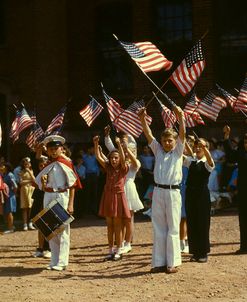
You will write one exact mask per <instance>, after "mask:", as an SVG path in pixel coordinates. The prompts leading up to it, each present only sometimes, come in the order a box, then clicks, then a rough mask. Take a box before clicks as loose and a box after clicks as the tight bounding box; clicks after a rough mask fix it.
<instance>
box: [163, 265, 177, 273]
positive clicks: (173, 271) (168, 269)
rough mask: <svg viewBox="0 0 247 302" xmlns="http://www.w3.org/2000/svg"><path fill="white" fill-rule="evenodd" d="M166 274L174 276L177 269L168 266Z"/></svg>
mask: <svg viewBox="0 0 247 302" xmlns="http://www.w3.org/2000/svg"><path fill="white" fill-rule="evenodd" d="M166 272H167V274H175V273H177V272H178V269H177V268H176V267H175V266H168V267H167V269H166Z"/></svg>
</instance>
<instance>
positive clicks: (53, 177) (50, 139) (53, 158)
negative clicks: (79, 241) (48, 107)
mask: <svg viewBox="0 0 247 302" xmlns="http://www.w3.org/2000/svg"><path fill="white" fill-rule="evenodd" d="M43 143H44V145H45V146H46V149H47V155H48V158H49V162H48V165H47V166H46V167H45V168H44V169H43V170H42V171H41V172H40V173H39V174H38V176H37V177H36V183H37V184H38V186H39V189H40V190H43V191H44V192H45V194H44V207H46V206H48V204H49V203H50V202H51V201H53V200H57V201H58V202H59V203H60V204H61V206H62V207H63V208H65V209H66V210H67V211H68V213H69V214H73V211H74V208H73V204H74V195H75V188H76V187H78V186H80V182H79V180H78V178H77V175H76V174H75V172H74V170H73V167H72V162H71V161H70V160H67V158H65V157H64V156H63V144H64V143H65V139H64V138H63V137H61V136H59V135H50V136H47V137H46V138H45V139H44V142H43ZM49 245H50V249H51V262H50V265H49V266H48V267H47V269H52V270H56V271H62V270H65V269H66V267H67V265H68V262H69V249H70V227H69V225H66V226H65V229H64V230H63V232H62V233H60V234H58V235H56V236H54V237H53V238H52V239H50V241H49Z"/></svg>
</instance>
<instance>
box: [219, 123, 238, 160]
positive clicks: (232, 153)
mask: <svg viewBox="0 0 247 302" xmlns="http://www.w3.org/2000/svg"><path fill="white" fill-rule="evenodd" d="M230 133H231V128H230V127H229V126H228V125H225V126H224V127H223V134H224V142H223V146H224V150H225V152H226V157H227V160H229V161H230V162H237V160H238V151H237V150H233V148H232V145H231V142H230Z"/></svg>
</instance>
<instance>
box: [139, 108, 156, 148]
mask: <svg viewBox="0 0 247 302" xmlns="http://www.w3.org/2000/svg"><path fill="white" fill-rule="evenodd" d="M138 116H139V119H140V121H141V124H142V129H143V132H144V134H145V136H146V139H147V141H148V144H149V145H150V144H151V143H152V141H153V140H154V136H153V133H152V131H151V129H150V127H149V126H148V123H147V121H146V116H147V112H146V108H144V107H143V108H141V109H140V110H139V111H138Z"/></svg>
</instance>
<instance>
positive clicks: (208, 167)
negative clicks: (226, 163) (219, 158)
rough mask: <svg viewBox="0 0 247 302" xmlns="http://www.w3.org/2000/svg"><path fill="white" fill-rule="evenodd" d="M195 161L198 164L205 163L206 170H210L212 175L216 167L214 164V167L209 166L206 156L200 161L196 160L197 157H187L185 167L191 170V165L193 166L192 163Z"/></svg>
mask: <svg viewBox="0 0 247 302" xmlns="http://www.w3.org/2000/svg"><path fill="white" fill-rule="evenodd" d="M193 161H195V162H196V163H199V162H201V161H202V162H203V163H204V166H205V168H206V169H207V170H208V172H210V173H211V172H212V171H213V169H214V167H215V165H214V163H213V167H211V166H209V164H208V162H207V159H206V157H205V156H203V157H202V158H201V159H198V158H196V157H191V156H187V157H186V158H185V159H184V166H185V167H187V168H189V167H190V165H191V163H192V162H193Z"/></svg>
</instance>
